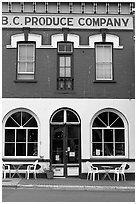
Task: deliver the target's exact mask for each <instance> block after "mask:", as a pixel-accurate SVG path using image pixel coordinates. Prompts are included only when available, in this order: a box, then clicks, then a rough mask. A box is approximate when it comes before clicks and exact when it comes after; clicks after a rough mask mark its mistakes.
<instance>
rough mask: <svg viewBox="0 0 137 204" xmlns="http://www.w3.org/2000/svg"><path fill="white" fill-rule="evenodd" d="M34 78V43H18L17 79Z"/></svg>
mask: <svg viewBox="0 0 137 204" xmlns="http://www.w3.org/2000/svg"><path fill="white" fill-rule="evenodd" d="M34 78H35V43H33V42H28V43H25V42H19V43H18V62H17V79H18V80H33V79H34Z"/></svg>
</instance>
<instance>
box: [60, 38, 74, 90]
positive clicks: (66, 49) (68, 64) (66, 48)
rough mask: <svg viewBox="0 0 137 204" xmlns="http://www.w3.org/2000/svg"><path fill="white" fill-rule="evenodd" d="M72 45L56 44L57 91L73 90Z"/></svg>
mask: <svg viewBox="0 0 137 204" xmlns="http://www.w3.org/2000/svg"><path fill="white" fill-rule="evenodd" d="M72 57H73V44H72V43H69V42H68V43H64V42H60V43H58V77H57V89H58V90H73V66H72V64H73V63H72V60H73V59H72Z"/></svg>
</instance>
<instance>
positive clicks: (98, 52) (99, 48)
mask: <svg viewBox="0 0 137 204" xmlns="http://www.w3.org/2000/svg"><path fill="white" fill-rule="evenodd" d="M103 56H104V49H103V47H102V46H97V47H96V59H97V62H103V59H104V58H103Z"/></svg>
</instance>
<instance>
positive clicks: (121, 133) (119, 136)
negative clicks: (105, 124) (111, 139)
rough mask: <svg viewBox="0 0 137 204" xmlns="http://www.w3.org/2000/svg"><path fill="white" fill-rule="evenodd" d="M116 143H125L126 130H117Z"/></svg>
mask: <svg viewBox="0 0 137 204" xmlns="http://www.w3.org/2000/svg"><path fill="white" fill-rule="evenodd" d="M115 142H124V130H115Z"/></svg>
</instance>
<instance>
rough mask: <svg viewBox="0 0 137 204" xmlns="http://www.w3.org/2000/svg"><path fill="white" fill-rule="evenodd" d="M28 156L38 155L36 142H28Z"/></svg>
mask: <svg viewBox="0 0 137 204" xmlns="http://www.w3.org/2000/svg"><path fill="white" fill-rule="evenodd" d="M27 155H28V156H38V144H37V143H28V153H27Z"/></svg>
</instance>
